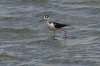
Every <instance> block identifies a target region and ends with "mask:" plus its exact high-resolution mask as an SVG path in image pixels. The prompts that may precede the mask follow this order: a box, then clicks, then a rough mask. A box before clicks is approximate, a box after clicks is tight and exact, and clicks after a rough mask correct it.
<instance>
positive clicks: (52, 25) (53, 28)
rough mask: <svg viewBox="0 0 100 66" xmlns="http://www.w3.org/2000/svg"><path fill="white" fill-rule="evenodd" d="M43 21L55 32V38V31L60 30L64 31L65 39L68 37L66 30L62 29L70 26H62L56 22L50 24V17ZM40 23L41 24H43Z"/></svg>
mask: <svg viewBox="0 0 100 66" xmlns="http://www.w3.org/2000/svg"><path fill="white" fill-rule="evenodd" d="M41 21H45V23H46V24H47V26H48V28H49V29H50V30H51V31H53V32H54V37H55V30H57V29H60V30H62V31H64V33H65V34H64V35H65V37H67V35H66V30H64V29H62V28H63V27H65V26H68V25H66V24H60V23H55V22H49V16H48V15H45V16H44V18H43V19H42V20H41ZM41 21H40V22H41Z"/></svg>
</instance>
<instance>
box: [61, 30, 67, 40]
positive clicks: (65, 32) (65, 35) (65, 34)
mask: <svg viewBox="0 0 100 66" xmlns="http://www.w3.org/2000/svg"><path fill="white" fill-rule="evenodd" d="M61 30H62V31H63V32H64V37H65V38H67V31H66V30H65V29H64V28H62V29H61Z"/></svg>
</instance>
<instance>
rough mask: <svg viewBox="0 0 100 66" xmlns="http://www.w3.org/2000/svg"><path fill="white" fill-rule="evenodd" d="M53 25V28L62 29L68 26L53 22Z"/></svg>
mask: <svg viewBox="0 0 100 66" xmlns="http://www.w3.org/2000/svg"><path fill="white" fill-rule="evenodd" d="M53 24H54V26H55V28H62V27H65V26H68V25H66V24H60V23H55V22H54V23H53Z"/></svg>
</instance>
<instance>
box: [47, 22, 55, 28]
mask: <svg viewBox="0 0 100 66" xmlns="http://www.w3.org/2000/svg"><path fill="white" fill-rule="evenodd" d="M46 24H47V26H48V28H49V29H50V30H55V29H56V28H55V26H54V24H53V23H49V22H48V23H46Z"/></svg>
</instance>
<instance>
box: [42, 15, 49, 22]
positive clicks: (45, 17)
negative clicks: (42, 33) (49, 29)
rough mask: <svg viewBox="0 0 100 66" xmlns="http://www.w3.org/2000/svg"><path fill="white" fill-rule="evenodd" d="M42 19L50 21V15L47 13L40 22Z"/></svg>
mask: <svg viewBox="0 0 100 66" xmlns="http://www.w3.org/2000/svg"><path fill="white" fill-rule="evenodd" d="M42 21H49V16H48V15H45V16H44V18H43V19H42V20H40V22H42Z"/></svg>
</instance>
